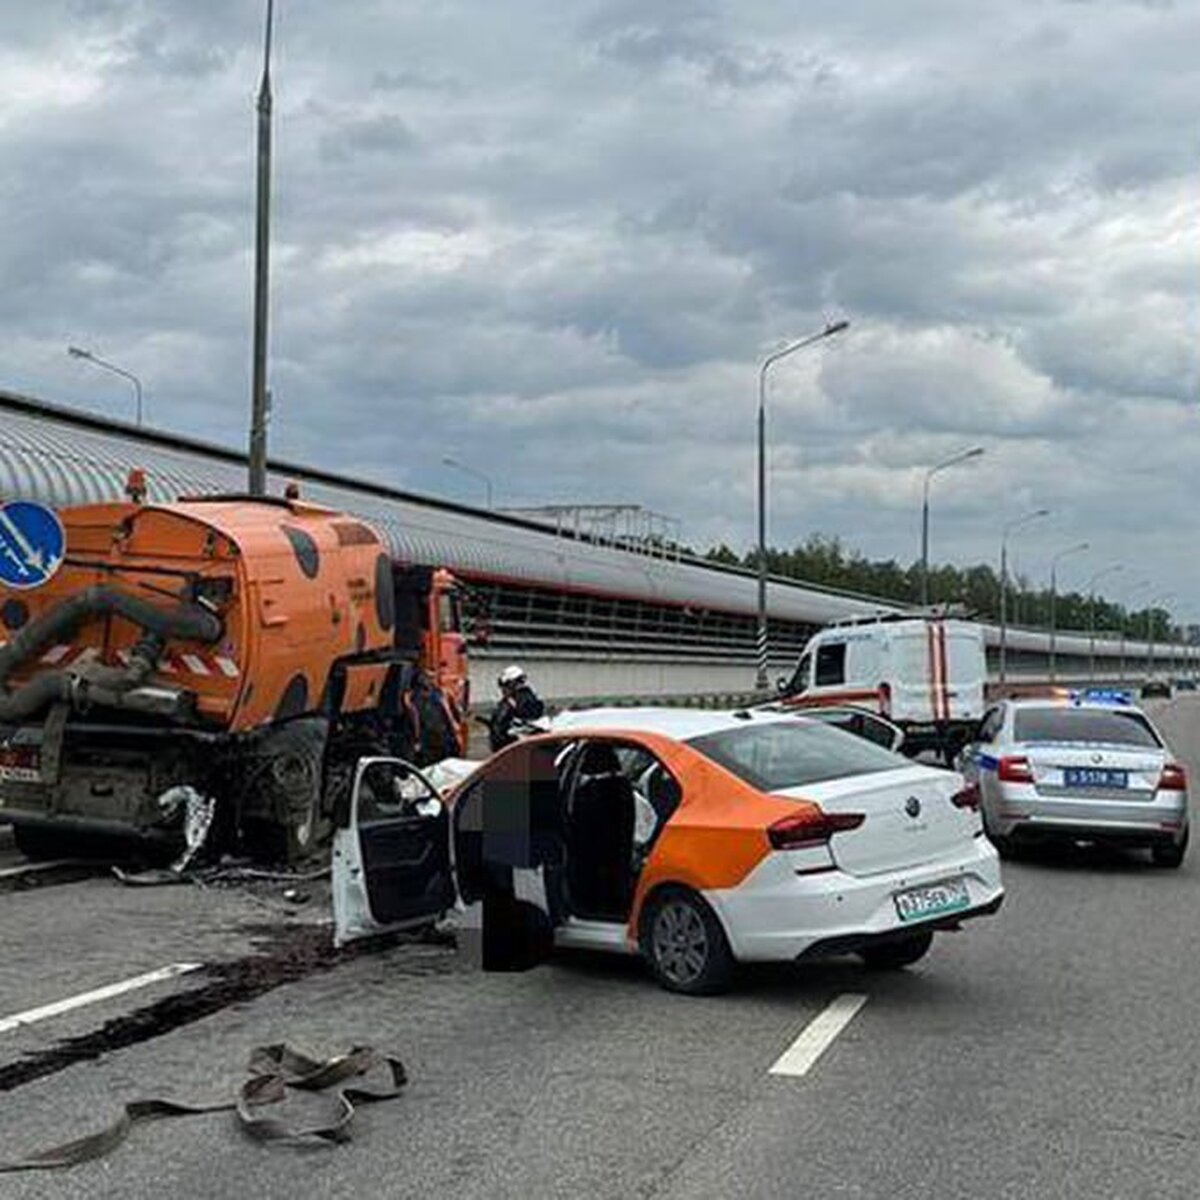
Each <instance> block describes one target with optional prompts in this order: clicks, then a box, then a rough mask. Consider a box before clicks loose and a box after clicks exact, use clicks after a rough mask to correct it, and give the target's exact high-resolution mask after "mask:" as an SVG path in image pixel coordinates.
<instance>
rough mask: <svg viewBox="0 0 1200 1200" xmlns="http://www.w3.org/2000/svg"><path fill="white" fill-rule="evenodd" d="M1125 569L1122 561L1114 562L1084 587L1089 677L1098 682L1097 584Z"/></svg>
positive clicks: (1098, 572) (1096, 574)
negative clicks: (1086, 603) (1086, 604)
mask: <svg viewBox="0 0 1200 1200" xmlns="http://www.w3.org/2000/svg"><path fill="white" fill-rule="evenodd" d="M1123 570H1125V568H1124V566H1122V564H1121V563H1113V564H1112V566H1110V567H1105V568H1104V569H1103V570H1100V571H1097V572H1096V573H1095V575H1093V576H1092V577H1091V579H1089V580H1088V582H1087V587H1086V588H1085V589H1084V590H1085V591H1086V592H1087V595H1088V678H1089V679H1090V680H1091V681H1092V682H1093V683H1095V682H1096V584H1097V583H1099V582H1100V580H1101V579H1103V578H1104V577H1105V576H1106V575H1113V574H1115V573H1116V572H1117V571H1123Z"/></svg>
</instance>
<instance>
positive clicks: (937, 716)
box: [926, 621, 950, 721]
mask: <svg viewBox="0 0 1200 1200" xmlns="http://www.w3.org/2000/svg"><path fill="white" fill-rule="evenodd" d="M926 633H927V635H928V639H929V706H930V709H931V710H932V714H933V719H934V720H935V721H948V720H950V697H949V695H948V690H949V689H948V686H947V681H946V676H947V674H948V671H947V669H946V627H945V626H944V625H943V624H942V623H941V621H931V622H930V623H929V625H928V626H926Z"/></svg>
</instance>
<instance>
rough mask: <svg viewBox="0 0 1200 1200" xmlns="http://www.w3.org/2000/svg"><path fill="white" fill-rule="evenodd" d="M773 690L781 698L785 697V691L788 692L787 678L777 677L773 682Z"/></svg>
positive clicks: (784, 676) (783, 676)
mask: <svg viewBox="0 0 1200 1200" xmlns="http://www.w3.org/2000/svg"><path fill="white" fill-rule="evenodd" d="M775 690H776V691H777V692H778V693H779V694H780V695H781V696H786V695H787V690H788V677H787V676H786V675H780V677H779V678H778V679H777V680H775Z"/></svg>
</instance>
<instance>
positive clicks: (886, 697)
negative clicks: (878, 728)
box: [879, 683, 892, 717]
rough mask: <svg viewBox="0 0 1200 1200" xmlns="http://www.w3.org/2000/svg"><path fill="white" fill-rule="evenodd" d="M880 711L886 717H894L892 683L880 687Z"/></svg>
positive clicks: (882, 684)
mask: <svg viewBox="0 0 1200 1200" xmlns="http://www.w3.org/2000/svg"><path fill="white" fill-rule="evenodd" d="M879 711H880V713H882V714H883V716H885V717H890V716H891V715H892V685H891V684H890V683H881V684H880V685H879Z"/></svg>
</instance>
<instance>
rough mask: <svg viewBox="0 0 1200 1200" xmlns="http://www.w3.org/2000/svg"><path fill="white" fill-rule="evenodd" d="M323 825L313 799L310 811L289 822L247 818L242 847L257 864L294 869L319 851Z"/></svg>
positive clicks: (309, 807) (243, 830)
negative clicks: (279, 865) (292, 867)
mask: <svg viewBox="0 0 1200 1200" xmlns="http://www.w3.org/2000/svg"><path fill="white" fill-rule="evenodd" d="M324 824H325V823H324V822H322V821H321V820H320V819H319V817H318V814H317V811H316V797H313V798H312V800H311V801H310V803H309V806H308V810H307V812H306V813H303V814H299V819H294V820H292V821H290V822H286V823H285V822H282V821H271V820H267V819H263V818H250V817H247V818H246V820H245V822H244V823H243V826H242V843H243V847H244V849H245V851H246V853H247V854H249V855H250V857H251V858H252V859H254V860H255V861H256V862H266V863H278V864H281V865H285V866H292V865H293V864H295V863H298V862H301V861H302V860H303V859H305V858H307V857H308V856H309V855H310V854H312V853H313V851H314V850H315V849H316V848H317V845H318V843H319V841H320V837H319V833H320V830H321V829H322V828H323V827H324Z"/></svg>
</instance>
